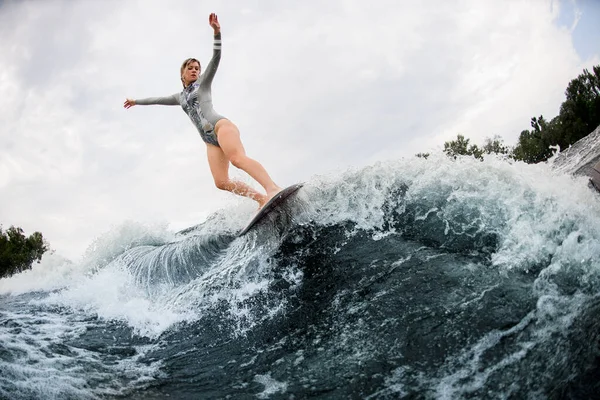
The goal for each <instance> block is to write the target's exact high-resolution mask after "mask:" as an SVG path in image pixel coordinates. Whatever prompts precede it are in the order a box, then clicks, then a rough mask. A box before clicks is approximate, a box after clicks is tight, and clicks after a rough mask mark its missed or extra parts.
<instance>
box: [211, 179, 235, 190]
mask: <svg viewBox="0 0 600 400" xmlns="http://www.w3.org/2000/svg"><path fill="white" fill-rule="evenodd" d="M215 186H216V187H217V189H221V190H227V191H229V190H231V188H230V186H231V185H230V184H229V181H228V180H223V179H215Z"/></svg>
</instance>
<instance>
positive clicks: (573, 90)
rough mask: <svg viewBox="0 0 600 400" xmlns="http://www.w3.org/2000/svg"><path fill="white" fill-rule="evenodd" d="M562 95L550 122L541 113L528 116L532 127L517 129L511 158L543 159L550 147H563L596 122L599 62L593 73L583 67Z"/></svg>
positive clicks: (599, 105) (599, 100) (599, 109)
mask: <svg viewBox="0 0 600 400" xmlns="http://www.w3.org/2000/svg"><path fill="white" fill-rule="evenodd" d="M565 95H566V100H565V101H564V102H563V103H562V105H561V106H560V112H559V114H558V116H556V117H554V118H553V119H552V120H551V121H549V122H548V121H546V120H545V119H544V117H543V116H542V115H540V117H539V118H535V117H534V118H532V119H531V127H532V128H533V129H532V130H525V131H522V132H521V135H520V136H519V141H518V143H517V145H516V146H515V148H514V154H513V155H514V158H515V159H517V160H522V161H525V162H527V163H537V162H540V161H545V160H547V159H548V158H550V157H551V156H552V153H553V151H552V149H550V146H555V145H558V146H560V148H561V149H566V148H567V147H569V145H571V144H573V143H575V142H576V141H578V140H579V139H581V138H583V137H585V136H587V135H589V134H590V133H591V132H592V131H593V130H594V129H596V127H597V126H598V125H600V65H597V66H595V67H593V73H591V72H589V71H588V70H587V69H584V70H583V73H582V74H581V75H579V76H578V77H577V78H575V79H573V80H572V81H571V82H570V83H569V86H568V87H567V90H566V91H565Z"/></svg>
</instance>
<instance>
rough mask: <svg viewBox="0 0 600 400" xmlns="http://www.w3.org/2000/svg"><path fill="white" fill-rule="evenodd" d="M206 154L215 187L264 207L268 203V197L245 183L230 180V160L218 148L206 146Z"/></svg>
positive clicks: (210, 145)
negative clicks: (247, 198) (249, 199)
mask: <svg viewBox="0 0 600 400" xmlns="http://www.w3.org/2000/svg"><path fill="white" fill-rule="evenodd" d="M206 154H207V156H208V165H209V166H210V172H211V173H212V176H213V179H214V181H215V185H216V186H217V187H218V188H219V189H221V190H227V191H229V192H232V193H235V194H237V195H240V196H245V197H249V198H251V199H252V200H255V201H257V202H258V204H259V206H260V207H262V206H263V205H264V204H265V203H266V202H267V196H265V195H264V194H261V193H258V192H257V191H256V190H254V189H252V188H251V187H250V186H248V185H246V184H245V183H244V182H240V181H234V180H231V179H230V178H229V160H228V159H227V157H226V156H225V153H223V150H221V149H220V148H219V147H217V146H213V145H212V144H207V145H206Z"/></svg>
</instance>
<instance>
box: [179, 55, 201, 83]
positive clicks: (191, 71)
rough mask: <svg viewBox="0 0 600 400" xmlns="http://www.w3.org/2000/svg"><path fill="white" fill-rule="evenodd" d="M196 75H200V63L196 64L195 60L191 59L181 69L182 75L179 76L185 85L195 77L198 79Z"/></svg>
mask: <svg viewBox="0 0 600 400" xmlns="http://www.w3.org/2000/svg"><path fill="white" fill-rule="evenodd" d="M198 75H200V64H198V63H197V62H196V61H191V62H190V63H189V64H188V65H187V66H186V67H185V68H184V69H183V75H182V76H181V78H182V79H183V82H184V83H185V85H186V86H187V85H189V84H190V83H192V82H194V81H195V80H196V79H198Z"/></svg>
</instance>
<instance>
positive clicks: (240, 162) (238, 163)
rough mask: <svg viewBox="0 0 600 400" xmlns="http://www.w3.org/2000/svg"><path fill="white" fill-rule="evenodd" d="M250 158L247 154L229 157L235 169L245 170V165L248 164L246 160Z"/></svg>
mask: <svg viewBox="0 0 600 400" xmlns="http://www.w3.org/2000/svg"><path fill="white" fill-rule="evenodd" d="M247 159H248V157H247V156H246V155H245V154H233V155H231V156H229V162H230V163H231V164H233V166H234V167H236V168H239V169H243V168H244V164H246V160H247Z"/></svg>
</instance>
